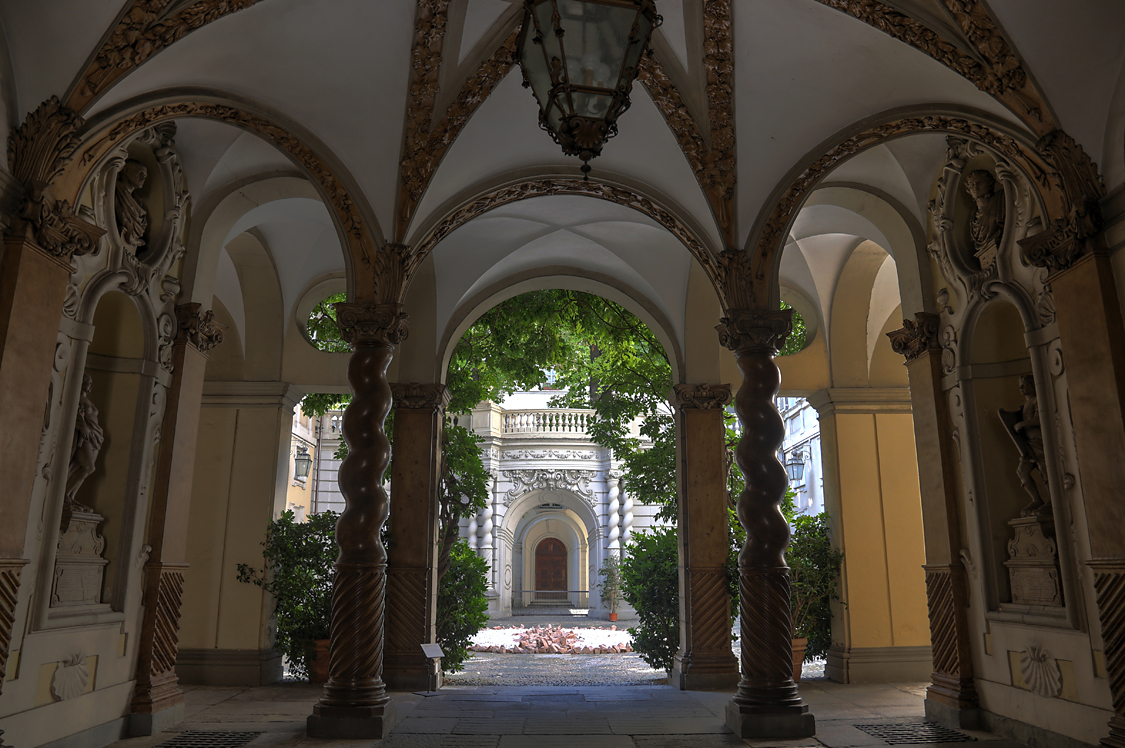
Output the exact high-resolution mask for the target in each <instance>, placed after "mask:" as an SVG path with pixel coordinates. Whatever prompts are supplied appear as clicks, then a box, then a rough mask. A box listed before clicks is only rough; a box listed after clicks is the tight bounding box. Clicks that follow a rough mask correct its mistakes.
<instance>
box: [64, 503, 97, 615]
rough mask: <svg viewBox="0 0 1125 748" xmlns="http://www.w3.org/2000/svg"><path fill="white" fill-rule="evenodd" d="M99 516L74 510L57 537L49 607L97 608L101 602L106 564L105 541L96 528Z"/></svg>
mask: <svg viewBox="0 0 1125 748" xmlns="http://www.w3.org/2000/svg"><path fill="white" fill-rule="evenodd" d="M104 519H105V517H103V516H102V515H100V514H97V513H95V512H88V511H75V512H73V513H72V514H71V515H70V522H69V523H67V526H66V528H65V529H64V530H63V533H62V537H60V538H59V546H58V553H57V554H56V555H55V576H54V579H53V580H52V581H51V607H52V608H65V607H72V606H75V605H97V604H99V603H101V601H102V580H103V578H104V577H105V567H106V564H108V563H109V561H107V560H106V559H104V558H102V552H103V551H105V538H103V537H102V536H101V535H100V534H98V525H99V524H101V523H102V521H103V520H104Z"/></svg>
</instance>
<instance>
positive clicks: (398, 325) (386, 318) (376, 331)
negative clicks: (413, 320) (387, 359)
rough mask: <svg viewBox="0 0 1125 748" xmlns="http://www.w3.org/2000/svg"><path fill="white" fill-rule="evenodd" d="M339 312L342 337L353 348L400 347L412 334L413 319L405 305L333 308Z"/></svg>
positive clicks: (341, 306)
mask: <svg viewBox="0 0 1125 748" xmlns="http://www.w3.org/2000/svg"><path fill="white" fill-rule="evenodd" d="M332 306H333V307H334V308H335V309H336V326H337V327H339V328H340V335H342V336H343V338H344V340H346V341H348V343H350V344H351V346H352V347H353V348H359V347H362V346H375V345H398V344H399V343H401V342H402V341H404V340H406V336H407V334H408V333H409V328H410V317H409V316H408V315H406V314H403V312H402V305H401V304H351V303H343V302H341V303H339V304H333V305H332Z"/></svg>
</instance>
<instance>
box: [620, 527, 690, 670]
mask: <svg viewBox="0 0 1125 748" xmlns="http://www.w3.org/2000/svg"><path fill="white" fill-rule="evenodd" d="M676 537H677V533H676V528H674V527H655V528H652V529H651V530H642V531H641V532H638V533H634V534H633V536H632V538H631V540H630V541H629V543H628V544H627V545H626V552H625V556H624V558H623V559H622V560H621V587H622V593H623V596H624V598H625V602H627V603H629V604H630V605H632V606H633V609H634V610H636V611H637V625H636V626H634V627H632V628H630V629H629V634H630V635H632V637H633V650H634V651H635V652H636V653H637V654H639V655H640V656H641V659H642V660H644V661H645V662H647V663H648V664H649V665H650V666H651V667H654V668H661V669H663V670H671V669H672V665H673V661H674V659H675V656H676V650H677V649H678V648H679V646H680V577H679V571H678V569H677V566H678V560H679V558H678V551H677V547H676V546H677V542H676Z"/></svg>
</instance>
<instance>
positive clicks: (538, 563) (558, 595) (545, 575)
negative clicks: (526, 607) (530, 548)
mask: <svg viewBox="0 0 1125 748" xmlns="http://www.w3.org/2000/svg"><path fill="white" fill-rule="evenodd" d="M566 589H567V588H566V546H565V545H563V542H562V541H561V540H559V539H558V538H543V540H541V541H539V545H537V546H535V602H550V601H556V600H557V601H562V600H566Z"/></svg>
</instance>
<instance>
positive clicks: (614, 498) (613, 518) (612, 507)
mask: <svg viewBox="0 0 1125 748" xmlns="http://www.w3.org/2000/svg"><path fill="white" fill-rule="evenodd" d="M619 496H621V481H620V480H618V479H616V478H610V479H609V505H608V507H606V520H605V521H606V525H607V531H608V533H609V542H608V544H607V546H606V547H607V548H608V549H609V555H611V556H620V555H621V528H620V527H619V526H618V524H617V523H618V522H620V518H619V517H618V516H617V514H618V512H620V511H621V501H620V499H619V498H618V497H619Z"/></svg>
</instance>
